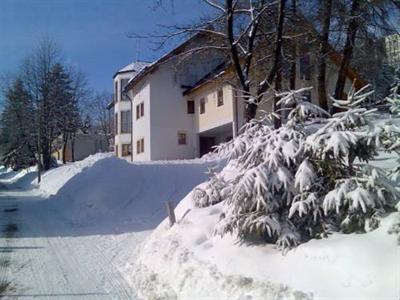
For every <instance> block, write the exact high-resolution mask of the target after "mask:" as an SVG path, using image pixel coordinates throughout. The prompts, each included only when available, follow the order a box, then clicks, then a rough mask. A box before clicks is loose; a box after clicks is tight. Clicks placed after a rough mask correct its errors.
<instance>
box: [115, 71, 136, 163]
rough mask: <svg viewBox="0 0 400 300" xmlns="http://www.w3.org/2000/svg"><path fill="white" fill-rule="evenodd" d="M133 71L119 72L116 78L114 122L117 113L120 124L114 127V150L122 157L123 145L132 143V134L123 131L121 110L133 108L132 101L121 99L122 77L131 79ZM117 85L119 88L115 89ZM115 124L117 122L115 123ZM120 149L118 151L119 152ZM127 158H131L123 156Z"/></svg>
mask: <svg viewBox="0 0 400 300" xmlns="http://www.w3.org/2000/svg"><path fill="white" fill-rule="evenodd" d="M133 74H134V73H133V72H127V73H123V74H118V75H117V76H116V77H115V78H114V80H113V83H114V122H115V115H118V124H117V127H118V128H117V129H116V128H114V133H115V136H114V146H115V147H114V150H115V155H116V156H118V157H122V145H123V144H130V143H131V134H130V133H121V111H126V110H130V109H131V103H130V101H127V100H122V99H121V80H122V79H128V80H129V79H130V78H132V76H133ZM115 87H117V89H115ZM114 126H115V124H114ZM117 151H118V153H117ZM122 158H125V159H127V160H130V158H131V157H130V156H125V157H122Z"/></svg>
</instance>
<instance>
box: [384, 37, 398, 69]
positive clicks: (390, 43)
mask: <svg viewBox="0 0 400 300" xmlns="http://www.w3.org/2000/svg"><path fill="white" fill-rule="evenodd" d="M385 49H386V56H387V60H388V63H389V64H390V65H391V66H394V67H400V34H393V35H389V36H387V37H385Z"/></svg>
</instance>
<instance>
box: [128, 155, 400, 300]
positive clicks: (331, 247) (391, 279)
mask: <svg viewBox="0 0 400 300" xmlns="http://www.w3.org/2000/svg"><path fill="white" fill-rule="evenodd" d="M371 164H373V165H377V166H380V167H393V166H394V165H396V164H397V163H396V157H395V156H393V155H387V154H384V153H382V155H380V158H379V160H377V161H373V162H371ZM232 172H234V170H233V169H232V168H229V167H228V168H226V169H225V170H224V171H223V175H222V176H229V174H230V173H232ZM222 205H223V204H222V203H220V204H216V205H213V206H210V207H206V208H196V207H195V206H194V203H193V200H192V196H191V194H189V195H188V196H187V197H185V198H184V199H183V200H182V201H181V202H180V204H179V205H178V207H177V208H176V214H177V219H178V223H177V224H176V225H174V226H173V227H172V228H170V227H169V224H168V222H167V221H164V222H163V223H162V224H160V226H159V227H158V228H157V229H156V230H155V231H154V232H153V233H152V234H151V236H150V237H149V238H148V239H147V240H146V241H145V243H144V244H143V246H142V248H141V251H140V255H139V257H138V260H137V264H138V267H137V268H138V270H140V272H136V273H135V274H134V283H135V286H136V289H137V290H138V292H139V294H140V295H141V296H142V297H143V298H144V299H151V298H153V297H156V296H157V295H162V296H163V297H164V298H165V299H371V300H375V299H393V300H396V299H399V298H400V245H399V244H398V242H397V239H398V237H397V236H396V235H394V234H389V233H388V231H389V230H390V228H391V227H392V226H393V224H395V223H399V224H400V213H399V212H394V213H391V214H388V215H386V216H384V217H383V218H382V220H381V224H380V227H379V228H378V229H376V230H374V231H371V232H369V233H366V234H347V235H346V234H340V233H336V234H333V235H331V236H329V237H328V238H325V239H321V240H311V241H309V242H307V243H305V244H302V245H300V246H298V247H297V248H295V249H293V250H291V251H289V252H287V253H285V254H283V253H282V252H281V251H279V250H277V249H276V247H275V246H274V245H266V244H256V243H254V244H239V243H238V242H237V240H236V239H235V238H233V237H230V236H225V237H224V238H221V237H219V236H218V235H215V228H216V224H217V223H218V221H219V218H220V215H221V213H222V212H223V209H222Z"/></svg>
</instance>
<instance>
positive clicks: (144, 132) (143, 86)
mask: <svg viewBox="0 0 400 300" xmlns="http://www.w3.org/2000/svg"><path fill="white" fill-rule="evenodd" d="M152 88H153V84H152V82H151V79H150V78H148V77H146V78H144V79H143V80H142V81H141V82H139V83H138V84H136V85H135V87H134V88H133V89H131V90H130V91H129V95H130V97H131V98H132V99H133V110H132V130H133V147H132V151H133V160H134V161H141V160H151V147H152V145H151V141H150V121H151V103H150V93H151V89H152ZM141 103H143V104H144V116H143V117H140V118H139V119H137V116H136V106H137V105H140V104H141ZM141 139H144V152H143V153H138V151H137V150H138V149H137V141H138V140H141ZM129 159H130V158H129Z"/></svg>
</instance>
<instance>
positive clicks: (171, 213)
mask: <svg viewBox="0 0 400 300" xmlns="http://www.w3.org/2000/svg"><path fill="white" fill-rule="evenodd" d="M165 204H166V206H167V212H168V218H169V226H170V227H172V226H173V225H174V224H175V223H176V218H175V211H174V206H173V204H172V201H167V202H166V203H165Z"/></svg>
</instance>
